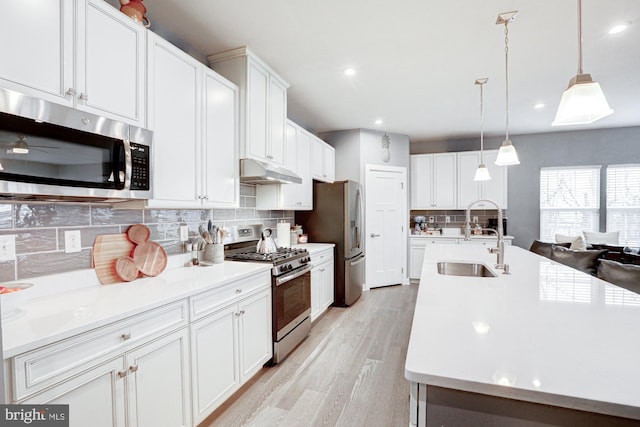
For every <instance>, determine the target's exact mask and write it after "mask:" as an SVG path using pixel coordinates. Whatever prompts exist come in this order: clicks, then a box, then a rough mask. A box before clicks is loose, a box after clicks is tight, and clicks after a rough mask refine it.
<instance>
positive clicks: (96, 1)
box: [75, 0, 146, 126]
mask: <svg viewBox="0 0 640 427" xmlns="http://www.w3.org/2000/svg"><path fill="white" fill-rule="evenodd" d="M83 5H84V2H82V1H79V2H78V36H77V38H78V40H77V46H78V49H77V67H78V68H77V73H76V85H75V89H76V96H77V107H78V108H79V109H82V110H87V111H90V112H92V113H94V114H99V115H103V116H107V117H112V118H114V119H117V120H123V121H126V122H129V123H133V124H137V125H140V126H144V124H145V123H144V105H145V97H144V95H145V92H144V90H145V79H144V77H145V37H146V30H145V28H144V27H143V26H141V25H138V24H137V23H135V22H134V21H133V20H132V19H129V18H128V17H127V16H125V15H124V14H122V13H120V12H119V11H118V10H117V9H115V8H113V7H112V6H110V5H109V4H107V3H105V2H104V1H102V0H89V1H88V2H87V4H86V10H85V8H84V7H83Z"/></svg>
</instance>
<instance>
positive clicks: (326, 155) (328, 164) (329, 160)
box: [323, 142, 336, 182]
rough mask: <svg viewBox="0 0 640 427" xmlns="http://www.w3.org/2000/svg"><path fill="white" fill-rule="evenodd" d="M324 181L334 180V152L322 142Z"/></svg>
mask: <svg viewBox="0 0 640 427" xmlns="http://www.w3.org/2000/svg"><path fill="white" fill-rule="evenodd" d="M323 160H324V161H323V164H324V179H325V180H326V181H327V182H333V181H335V178H336V150H335V148H333V147H332V146H330V145H329V144H327V143H326V142H323Z"/></svg>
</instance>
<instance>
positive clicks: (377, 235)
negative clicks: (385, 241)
mask: <svg viewBox="0 0 640 427" xmlns="http://www.w3.org/2000/svg"><path fill="white" fill-rule="evenodd" d="M371 237H380V235H379V234H375V233H371Z"/></svg>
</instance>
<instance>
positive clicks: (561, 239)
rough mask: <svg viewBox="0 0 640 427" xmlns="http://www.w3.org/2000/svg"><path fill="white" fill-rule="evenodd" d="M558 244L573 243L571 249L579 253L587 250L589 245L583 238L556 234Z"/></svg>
mask: <svg viewBox="0 0 640 427" xmlns="http://www.w3.org/2000/svg"><path fill="white" fill-rule="evenodd" d="M556 243H571V246H570V248H571V249H575V250H578V251H584V250H585V249H587V244H586V243H585V242H584V239H583V238H582V236H565V235H564V234H556Z"/></svg>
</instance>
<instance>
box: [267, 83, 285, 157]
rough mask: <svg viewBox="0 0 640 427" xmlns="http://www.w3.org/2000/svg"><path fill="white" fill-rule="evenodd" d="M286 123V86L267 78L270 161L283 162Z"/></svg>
mask: <svg viewBox="0 0 640 427" xmlns="http://www.w3.org/2000/svg"><path fill="white" fill-rule="evenodd" d="M286 125H287V88H286V87H285V86H284V85H283V84H282V83H280V82H279V81H278V80H276V79H274V78H273V77H272V78H270V79H269V152H268V154H267V158H268V159H269V161H270V162H271V163H277V164H279V165H282V164H284V145H285V138H286Z"/></svg>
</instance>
